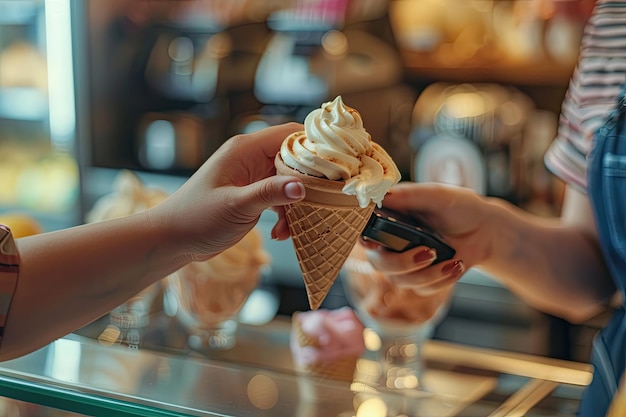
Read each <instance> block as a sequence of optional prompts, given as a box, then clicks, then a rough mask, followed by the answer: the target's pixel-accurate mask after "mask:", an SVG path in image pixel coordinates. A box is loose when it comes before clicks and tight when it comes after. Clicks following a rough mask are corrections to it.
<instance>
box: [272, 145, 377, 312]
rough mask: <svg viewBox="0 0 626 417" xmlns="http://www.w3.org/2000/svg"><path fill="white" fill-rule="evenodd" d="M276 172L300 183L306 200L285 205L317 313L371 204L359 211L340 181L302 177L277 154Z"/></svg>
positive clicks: (367, 216)
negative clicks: (304, 190) (291, 177)
mask: <svg viewBox="0 0 626 417" xmlns="http://www.w3.org/2000/svg"><path fill="white" fill-rule="evenodd" d="M274 162H275V165H276V172H277V173H278V174H279V175H291V176H295V177H298V178H300V179H301V180H302V182H303V184H304V186H305V188H306V197H305V199H304V200H302V201H299V202H297V203H293V204H290V205H288V206H285V214H286V217H287V222H288V224H289V230H290V232H291V239H292V242H293V245H294V248H295V251H296V256H297V258H298V263H299V265H300V269H301V270H302V276H303V278H304V283H305V286H306V291H307V296H308V299H309V305H310V306H311V309H313V310H317V309H318V308H319V307H320V305H321V304H322V301H324V298H326V295H327V294H328V291H329V290H330V287H331V286H332V285H333V283H334V282H335V280H336V279H337V276H338V275H339V271H340V270H341V267H342V266H343V264H344V262H345V261H346V259H347V258H348V255H349V254H350V252H351V251H352V248H353V247H354V245H355V243H356V241H357V239H358V238H359V236H360V235H361V232H362V231H363V229H364V228H365V225H366V224H367V222H368V220H369V218H370V216H371V214H372V211H373V210H374V203H371V204H370V205H369V206H367V207H366V208H361V207H360V206H359V203H358V201H357V198H356V197H355V196H352V195H347V194H344V193H343V191H342V188H343V186H344V184H345V183H344V182H343V181H332V180H328V179H324V178H318V177H313V176H311V175H306V174H302V173H301V172H299V171H297V170H294V169H292V168H290V167H288V166H287V165H285V164H284V163H283V161H282V158H281V157H280V154H278V155H276V159H275V161H274Z"/></svg>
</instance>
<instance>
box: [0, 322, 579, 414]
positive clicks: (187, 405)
mask: <svg viewBox="0 0 626 417" xmlns="http://www.w3.org/2000/svg"><path fill="white" fill-rule="evenodd" d="M156 323H158V322H156ZM158 326H161V327H160V329H161V330H158V327H157V328H152V329H151V331H150V336H148V333H144V334H145V335H146V337H147V338H148V339H146V340H144V344H143V345H142V346H141V347H140V348H139V349H130V348H128V347H124V346H121V345H119V344H114V345H107V343H105V342H104V341H103V340H100V342H99V341H97V340H96V339H94V338H93V337H92V336H91V335H89V334H84V335H82V336H79V335H70V336H68V337H65V338H63V339H60V340H58V341H55V342H53V343H52V344H50V345H49V346H46V347H44V348H42V349H40V350H38V351H36V352H33V353H32V354H29V355H27V356H25V357H22V358H20V359H16V360H13V361H8V362H4V363H2V364H0V390H2V392H3V395H5V396H8V397H12V398H16V399H19V400H25V401H30V402H33V403H36V404H41V405H44V406H48V407H53V408H58V409H62V410H67V411H70V412H76V413H81V414H85V415H89V416H99V417H110V416H112V415H115V416H142V417H146V416H155V417H157V416H222V417H224V416H228V417H243V416H293V417H317V416H319V417H322V416H323V417H346V416H355V415H356V416H377V417H399V416H411V417H421V416H424V417H426V416H428V417H434V416H436V417H446V416H449V417H453V416H457V417H474V416H491V417H504V416H517V417H519V416H551V417H557V416H558V417H573V416H575V415H576V409H577V406H578V401H579V400H578V399H579V398H580V394H581V392H582V390H583V389H584V387H585V385H587V384H588V383H589V381H590V379H591V367H590V365H588V364H583V363H575V362H568V361H562V360H556V359H548V358H542V357H537V356H532V355H524V354H519V353H511V352H505V351H498V350H492V349H481V348H475V347H470V346H467V345H460V344H453V343H447V342H441V341H434V340H431V341H428V342H427V343H426V345H425V346H424V351H423V355H424V358H425V359H426V364H427V366H426V370H425V372H424V375H423V380H424V384H425V385H426V386H427V387H429V388H428V392H427V393H425V392H423V391H422V392H420V391H416V390H412V389H383V388H381V387H376V386H374V385H372V384H370V383H368V382H367V381H368V380H367V378H366V376H367V372H368V371H367V369H371V365H372V362H371V359H367V358H365V357H363V358H361V359H359V362H357V367H356V370H355V373H354V379H351V382H347V381H342V380H338V379H332V378H323V377H319V376H315V375H313V374H302V373H300V372H298V371H296V370H295V368H294V366H293V361H292V354H291V351H290V348H289V339H290V322H289V320H286V319H276V320H273V321H271V322H269V323H266V324H264V325H261V326H242V327H241V328H240V329H239V334H238V343H237V345H236V346H235V347H233V348H232V349H229V350H216V351H213V352H203V353H199V352H197V351H190V350H188V349H184V348H183V349H181V348H180V345H179V344H178V343H177V341H176V337H175V335H176V331H173V328H172V327H171V326H170V325H169V324H168V323H167V322H163V321H161V322H160V324H158Z"/></svg>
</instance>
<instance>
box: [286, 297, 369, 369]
mask: <svg viewBox="0 0 626 417" xmlns="http://www.w3.org/2000/svg"><path fill="white" fill-rule="evenodd" d="M292 321H293V324H292V327H291V335H290V348H291V352H292V355H293V360H294V363H295V364H296V366H297V367H299V368H307V367H309V366H311V365H314V364H317V363H320V362H321V363H327V364H328V363H332V362H334V361H336V360H339V359H342V358H344V357H358V356H360V355H361V354H362V353H363V352H364V351H365V343H364V341H363V329H364V326H363V324H362V323H361V322H360V321H359V319H358V318H357V316H356V314H355V313H354V311H353V310H352V309H351V308H350V307H341V308H339V309H337V310H327V309H319V310H311V311H306V312H299V313H295V314H294V315H293V317H292Z"/></svg>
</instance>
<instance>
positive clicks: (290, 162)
mask: <svg viewBox="0 0 626 417" xmlns="http://www.w3.org/2000/svg"><path fill="white" fill-rule="evenodd" d="M275 165H276V171H277V173H278V174H279V175H290V176H295V177H298V178H299V179H301V180H302V182H303V184H304V186H305V189H306V197H305V199H304V200H302V201H299V202H297V203H293V204H290V205H288V206H286V207H285V215H286V218H287V222H288V224H289V230H290V233H291V238H292V241H293V244H294V248H295V250H296V255H297V258H298V262H299V264H300V269H301V270H302V274H303V278H304V282H305V285H306V290H307V295H308V299H309V304H310V306H311V308H312V309H313V310H315V309H317V308H319V306H320V305H321V304H322V301H323V300H324V298H325V297H326V295H327V294H328V291H329V290H330V287H331V286H332V284H333V283H334V281H335V280H336V278H337V276H338V274H339V271H340V270H341V267H342V265H343V263H344V262H345V260H346V258H347V257H348V254H349V253H350V251H351V250H352V248H353V247H354V245H355V243H356V241H357V239H358V238H359V236H360V234H361V232H362V231H363V228H364V227H365V225H366V224H367V221H368V220H369V218H370V216H371V214H372V211H373V210H374V206H375V205H379V206H380V205H381V202H382V199H383V198H384V196H385V194H386V193H387V191H388V190H389V188H390V187H391V186H392V185H394V184H396V183H397V182H398V181H399V180H400V172H399V170H398V168H397V167H396V165H395V163H394V162H393V160H392V159H391V157H390V156H389V154H388V153H387V152H386V151H385V150H384V149H383V148H382V147H381V146H380V145H378V144H377V143H375V142H373V141H372V139H371V137H370V135H369V133H368V132H367V131H366V130H365V128H364V126H363V120H362V119H361V116H360V114H359V112H358V111H356V110H355V109H353V108H350V107H348V106H346V105H345V104H344V103H343V101H342V99H341V97H337V98H335V100H333V101H332V102H327V103H324V104H322V106H321V107H320V108H319V109H316V110H314V111H312V112H311V113H310V114H309V115H308V116H307V117H306V119H305V121H304V131H300V132H295V133H293V134H291V135H289V136H288V137H287V138H285V140H284V141H283V144H282V146H281V150H280V152H279V153H278V154H277V155H276V159H275Z"/></svg>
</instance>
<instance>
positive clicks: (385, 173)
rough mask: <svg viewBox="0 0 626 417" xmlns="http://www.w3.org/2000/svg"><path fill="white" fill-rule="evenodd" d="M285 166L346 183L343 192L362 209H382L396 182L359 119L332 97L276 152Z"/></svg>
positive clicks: (390, 165) (396, 172)
mask: <svg viewBox="0 0 626 417" xmlns="http://www.w3.org/2000/svg"><path fill="white" fill-rule="evenodd" d="M280 156H281V158H282V159H283V161H284V163H285V164H286V165H288V166H290V167H292V168H293V169H296V170H298V171H300V172H302V173H304V174H307V175H312V176H315V177H319V178H327V179H329V180H339V181H345V186H344V187H343V190H342V191H343V192H344V193H345V194H348V195H354V196H356V197H357V199H358V201H359V205H360V206H361V207H367V206H368V205H369V204H370V203H371V202H374V203H376V204H377V205H378V206H380V205H381V203H382V199H383V197H384V196H385V194H386V193H387V191H388V190H389V188H390V187H391V186H392V185H394V184H395V183H397V182H398V181H400V171H399V170H398V167H397V166H396V164H395V163H394V162H393V160H392V158H391V156H389V154H388V153H387V152H386V151H385V150H384V149H383V148H382V147H381V146H380V145H378V144H377V143H375V142H373V141H372V139H371V136H370V134H369V133H368V132H367V130H365V128H364V127H363V120H362V118H361V115H360V114H359V112H358V111H356V110H355V109H353V108H351V107H348V106H346V105H345V104H344V103H343V100H342V99H341V96H337V97H336V98H335V99H334V100H333V101H329V102H327V103H324V104H322V106H321V107H320V108H319V109H315V110H313V111H312V112H311V113H309V114H308V115H307V117H306V119H305V120H304V131H303V132H297V133H295V134H293V135H291V136H289V137H288V138H287V139H286V140H285V141H283V144H282V146H281V149H280Z"/></svg>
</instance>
